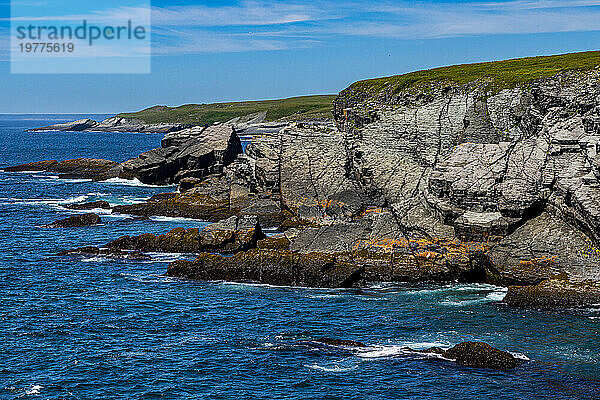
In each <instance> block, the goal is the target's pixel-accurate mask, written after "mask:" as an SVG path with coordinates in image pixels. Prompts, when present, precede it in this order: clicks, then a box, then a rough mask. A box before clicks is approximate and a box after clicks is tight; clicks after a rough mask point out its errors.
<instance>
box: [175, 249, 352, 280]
mask: <svg viewBox="0 0 600 400" xmlns="http://www.w3.org/2000/svg"><path fill="white" fill-rule="evenodd" d="M362 270H363V267H360V266H355V265H350V264H339V263H336V260H335V257H334V256H332V255H329V254H322V253H312V254H298V253H292V252H291V251H289V250H266V249H265V250H258V249H251V250H248V251H244V252H239V253H236V254H235V255H234V256H232V257H224V256H221V255H216V254H210V253H201V254H200V255H199V256H198V258H196V260H194V261H175V262H173V263H171V264H169V267H168V269H167V275H168V276H173V277H178V278H186V279H196V280H203V281H231V282H260V283H266V284H271V285H279V286H300V287H331V288H338V287H351V286H353V285H354V284H355V283H356V281H357V280H359V279H360V273H361V271H362Z"/></svg>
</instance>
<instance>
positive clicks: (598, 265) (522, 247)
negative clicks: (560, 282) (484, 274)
mask: <svg viewBox="0 0 600 400" xmlns="http://www.w3.org/2000/svg"><path fill="white" fill-rule="evenodd" d="M599 254H600V252H599V251H598V248H597V247H596V246H595V245H594V243H593V242H592V241H591V240H590V239H589V238H588V237H586V236H585V235H584V234H583V233H582V232H580V231H578V230H577V229H576V228H574V227H572V226H570V225H568V224H567V223H565V222H564V221H563V220H562V219H560V218H558V217H556V216H553V215H551V214H550V213H547V212H544V213H542V215H540V216H539V217H537V218H534V219H532V220H530V221H528V222H527V223H525V225H523V226H521V227H520V228H518V229H517V230H516V231H515V232H514V233H513V234H511V235H509V236H506V237H505V238H504V239H502V240H501V241H500V242H499V243H498V244H496V245H495V246H494V247H493V248H492V250H491V251H490V259H491V261H492V263H493V264H494V265H495V266H496V267H497V269H498V270H499V271H500V275H501V276H502V282H503V283H504V284H512V285H535V284H537V283H540V282H541V281H543V280H546V279H550V278H552V277H553V276H556V275H558V274H560V273H567V274H568V275H569V277H570V278H571V279H573V280H588V279H592V280H598V281H600V257H599Z"/></svg>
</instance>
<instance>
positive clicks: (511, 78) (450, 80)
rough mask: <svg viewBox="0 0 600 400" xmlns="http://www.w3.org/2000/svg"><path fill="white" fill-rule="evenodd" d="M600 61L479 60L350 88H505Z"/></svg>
mask: <svg viewBox="0 0 600 400" xmlns="http://www.w3.org/2000/svg"><path fill="white" fill-rule="evenodd" d="M599 65H600V51H589V52H583V53H570V54H562V55H556V56H539V57H527V58H517V59H513V60H506V61H492V62H483V63H476V64H462V65H453V66H449V67H441V68H434V69H429V70H423V71H416V72H411V73H408V74H404V75H395V76H390V77H385V78H376V79H368V80H363V81H358V82H355V83H353V84H352V85H350V87H349V88H348V89H347V90H350V91H354V92H365V93H371V94H377V93H379V92H382V91H385V92H387V93H400V92H403V91H405V90H410V89H411V88H418V89H424V88H427V87H430V86H431V85H432V84H436V83H440V82H443V83H445V84H447V85H452V86H460V85H464V84H468V83H472V82H477V81H478V82H482V83H487V84H489V85H490V88H491V89H494V90H502V89H504V88H513V87H516V86H519V85H523V84H528V83H531V82H533V81H535V80H537V79H541V78H548V77H551V76H554V75H557V74H559V73H561V72H565V71H589V70H591V69H594V68H596V67H598V66H599Z"/></svg>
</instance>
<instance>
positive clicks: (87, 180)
mask: <svg viewBox="0 0 600 400" xmlns="http://www.w3.org/2000/svg"><path fill="white" fill-rule="evenodd" d="M60 182H65V183H85V182H92V180H91V179H83V178H80V179H75V178H72V179H71V178H65V179H61V180H60Z"/></svg>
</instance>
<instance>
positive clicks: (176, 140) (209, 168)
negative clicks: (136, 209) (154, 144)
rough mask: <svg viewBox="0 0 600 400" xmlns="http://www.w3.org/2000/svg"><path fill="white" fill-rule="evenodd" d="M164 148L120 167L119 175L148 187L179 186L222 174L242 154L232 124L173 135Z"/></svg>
mask: <svg viewBox="0 0 600 400" xmlns="http://www.w3.org/2000/svg"><path fill="white" fill-rule="evenodd" d="M161 145H162V147H161V148H158V149H154V150H150V151H147V152H146V153H143V154H140V156H139V157H137V158H134V159H131V160H129V161H125V162H124V163H122V164H121V165H119V167H118V170H119V172H118V175H119V176H120V177H122V178H129V179H131V178H137V179H139V180H140V181H141V182H143V183H148V184H165V183H166V184H170V183H178V182H179V181H181V180H182V179H186V178H203V177H206V176H208V175H211V174H220V173H222V172H223V168H224V167H225V166H227V165H229V164H231V163H232V162H233V160H234V159H235V157H236V156H237V155H238V154H240V153H241V152H242V145H241V142H240V139H239V137H238V136H237V135H236V134H235V130H234V128H233V127H232V126H231V125H228V124H221V125H213V126H210V127H208V128H202V127H194V128H190V129H186V130H183V131H181V132H177V133H171V134H168V135H167V136H165V137H164V139H163V140H162V144H161Z"/></svg>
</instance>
